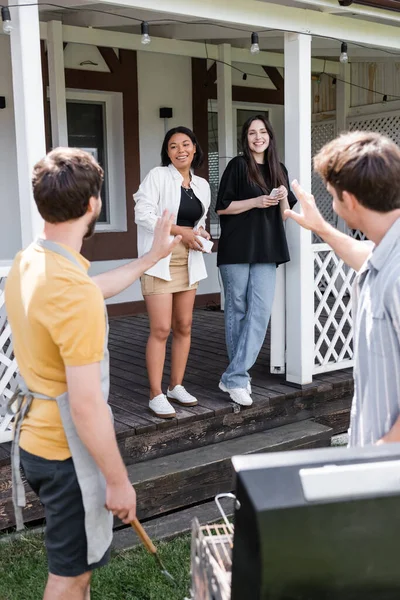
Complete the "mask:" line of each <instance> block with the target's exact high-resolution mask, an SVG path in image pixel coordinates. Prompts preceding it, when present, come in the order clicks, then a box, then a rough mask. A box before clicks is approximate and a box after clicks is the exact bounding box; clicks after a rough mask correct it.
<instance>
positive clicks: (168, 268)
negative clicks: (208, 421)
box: [134, 127, 210, 418]
mask: <svg viewBox="0 0 400 600" xmlns="http://www.w3.org/2000/svg"><path fill="white" fill-rule="evenodd" d="M202 161H203V153H202V150H201V148H200V146H199V144H198V142H197V140H196V137H195V135H194V133H193V132H192V131H191V130H190V129H187V128H186V127H175V128H174V129H171V130H170V131H168V133H167V134H166V136H165V139H164V142H163V145H162V149H161V164H162V166H161V167H155V168H154V169H152V170H151V171H150V173H149V174H148V175H147V177H146V178H145V179H144V181H143V182H142V184H141V185H140V187H139V190H138V191H137V192H136V194H134V199H135V203H136V204H135V222H136V224H137V228H138V255H139V256H142V255H143V254H145V253H146V252H148V251H149V250H150V248H151V245H152V243H153V234H154V228H155V225H156V223H157V220H158V218H159V217H160V216H161V215H162V214H163V212H164V210H168V211H169V212H170V213H172V214H174V215H175V225H173V226H172V229H171V234H172V235H174V236H176V235H179V236H181V237H182V239H181V242H180V243H179V244H178V245H177V246H176V247H175V249H174V250H173V252H172V254H170V255H169V256H167V257H166V258H163V259H162V260H160V261H159V262H158V263H157V264H156V265H155V266H154V267H152V268H151V269H149V270H148V271H146V273H145V274H144V275H143V277H142V278H141V284H142V294H143V296H144V299H145V302H146V308H147V312H148V315H149V319H150V336H149V339H148V342H147V348H146V364H147V371H148V375H149V380H150V402H149V408H150V409H151V410H152V411H153V412H154V413H155V414H156V415H157V416H158V417H162V418H172V417H175V416H176V413H175V409H174V407H173V406H172V405H171V404H170V402H169V401H168V399H170V400H172V401H174V402H177V403H179V404H180V405H182V406H194V405H196V404H197V399H196V398H195V397H194V396H192V395H191V394H189V392H188V391H187V390H186V389H185V388H184V387H183V385H182V382H183V377H184V374H185V369H186V363H187V359H188V356H189V350H190V337H191V326H192V316H193V306H194V299H195V296H196V290H197V286H198V283H199V281H200V280H201V279H205V278H206V277H207V272H206V268H205V264H204V258H203V251H204V248H203V246H202V239H205V240H208V239H209V238H210V235H209V233H207V231H206V229H205V227H206V217H207V212H208V209H209V206H210V186H209V185H208V182H207V181H206V180H205V179H202V178H201V177H197V176H196V175H194V174H193V169H195V168H197V167H199V166H200V165H201V163H202ZM171 328H172V333H173V340H172V352H171V354H172V356H171V376H170V384H169V387H168V390H167V395H165V394H164V393H163V391H162V387H161V385H162V375H163V370H164V362H165V350H166V344H167V339H168V336H169V334H170V331H171Z"/></svg>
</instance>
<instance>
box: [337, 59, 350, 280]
mask: <svg viewBox="0 0 400 600" xmlns="http://www.w3.org/2000/svg"><path fill="white" fill-rule="evenodd" d="M339 69H340V70H339V75H338V79H337V80H336V133H337V135H339V134H340V133H342V132H343V131H347V117H348V116H349V110H350V105H351V86H350V80H351V67H350V65H349V64H348V63H347V64H340V67H339ZM346 82H349V83H346ZM337 228H338V229H339V230H340V231H343V232H344V233H349V228H348V227H347V225H346V223H345V222H344V221H343V219H341V218H340V217H338V220H337ZM344 269H345V271H346V272H347V267H346V265H345V266H344Z"/></svg>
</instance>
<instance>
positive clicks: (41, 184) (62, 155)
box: [32, 148, 104, 223]
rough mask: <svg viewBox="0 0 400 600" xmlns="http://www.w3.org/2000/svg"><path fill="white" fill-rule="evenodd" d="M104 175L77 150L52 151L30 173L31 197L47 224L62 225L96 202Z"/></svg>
mask: <svg viewBox="0 0 400 600" xmlns="http://www.w3.org/2000/svg"><path fill="white" fill-rule="evenodd" d="M103 178H104V173H103V169H102V168H101V167H100V165H99V164H98V163H97V162H96V160H95V159H94V158H93V156H92V155H91V154H89V153H88V152H85V151H84V150H80V149H79V148H55V149H54V150H52V151H51V152H49V154H47V155H46V156H45V157H44V158H43V159H42V160H40V161H39V162H38V163H37V164H36V165H35V166H34V169H33V177H32V186H33V197H34V199H35V202H36V205H37V207H38V211H39V213H40V215H41V217H42V218H43V219H44V220H45V221H47V222H48V223H64V222H65V221H72V220H74V219H79V218H80V217H82V216H83V215H84V214H86V211H87V208H88V206H89V200H90V198H92V197H95V198H98V197H99V196H100V192H101V186H102V183H103Z"/></svg>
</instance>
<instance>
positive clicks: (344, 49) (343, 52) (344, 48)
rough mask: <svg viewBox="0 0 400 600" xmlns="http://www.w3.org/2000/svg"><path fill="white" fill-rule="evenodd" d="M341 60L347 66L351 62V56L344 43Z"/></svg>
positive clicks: (341, 49) (341, 48) (341, 47)
mask: <svg viewBox="0 0 400 600" xmlns="http://www.w3.org/2000/svg"><path fill="white" fill-rule="evenodd" d="M339 60H340V62H341V63H342V64H346V63H348V62H349V55H348V54H347V44H346V42H342V45H341V46H340V56H339Z"/></svg>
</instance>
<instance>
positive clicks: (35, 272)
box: [5, 148, 180, 600]
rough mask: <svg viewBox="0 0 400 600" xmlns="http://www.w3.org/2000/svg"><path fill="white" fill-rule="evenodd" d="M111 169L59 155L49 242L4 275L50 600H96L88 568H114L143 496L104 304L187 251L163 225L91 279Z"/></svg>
mask: <svg viewBox="0 0 400 600" xmlns="http://www.w3.org/2000/svg"><path fill="white" fill-rule="evenodd" d="M102 182H103V171H102V169H101V168H100V166H99V165H98V164H97V162H96V161H95V160H94V159H93V157H92V156H91V155H89V154H87V153H86V152H83V151H82V150H78V149H73V148H58V149H56V150H53V151H52V152H50V153H49V154H48V155H47V156H46V157H45V158H44V159H43V160H41V161H40V162H39V163H38V164H37V165H36V166H35V168H34V174H33V194H34V199H35V202H36V204H37V207H38V210H39V213H40V214H41V216H42V218H43V219H44V221H45V223H44V231H43V234H42V236H41V238H40V239H38V240H37V241H36V242H34V243H32V244H31V245H30V246H29V247H28V248H26V249H25V250H23V251H22V252H20V253H19V254H18V255H17V256H16V258H15V261H14V264H13V266H12V269H11V271H10V274H9V276H8V278H7V284H6V289H5V298H6V308H7V314H8V319H9V323H10V325H11V329H12V333H13V344H14V352H15V356H16V359H17V362H18V366H19V370H20V374H21V377H22V380H21V388H20V389H21V393H20V398H22V397H23V398H24V401H23V402H22V410H21V411H20V413H19V418H18V419H17V425H16V430H15V440H14V448H13V460H14V465H13V466H14V484H15V485H14V487H15V489H14V498H15V504H16V506H17V508H18V506H19V507H20V506H21V505H22V504H23V502H21V499H20V491H21V490H20V489H19V480H18V461H19V460H20V463H21V466H22V469H23V471H24V473H25V476H26V479H27V481H28V483H29V484H30V486H31V487H32V489H33V490H34V491H35V493H37V494H38V496H39V498H40V500H41V502H42V504H43V505H44V508H45V514H46V549H47V556H48V564H49V578H48V582H47V586H46V590H45V594H44V600H64V599H65V600H87V599H89V598H90V575H91V571H92V570H93V569H94V568H96V567H98V566H102V565H104V564H106V563H107V561H108V559H109V546H110V542H111V538H112V515H116V516H118V517H119V518H120V519H122V520H123V521H124V522H127V523H128V522H130V521H131V520H132V519H133V517H134V516H135V514H136V494H135V491H134V489H133V487H132V485H131V483H130V482H129V479H128V476H127V471H126V468H125V466H124V463H123V460H122V458H121V455H120V453H119V450H118V446H117V441H116V437H115V432H114V427H113V423H112V418H111V416H110V411H109V408H108V406H107V397H108V388H109V377H108V360H107V359H108V351H107V343H106V342H107V322H106V316H105V308H104V298H107V297H110V296H113V295H115V294H117V293H119V292H121V291H122V290H123V289H125V288H126V287H128V286H129V285H131V284H132V283H133V282H134V281H135V280H136V279H137V278H139V277H140V276H141V275H142V274H143V273H144V272H145V271H146V270H148V269H149V268H150V267H151V266H153V265H154V264H155V263H156V262H158V260H160V259H161V258H163V257H165V256H167V255H168V254H169V253H170V252H171V251H172V249H173V247H174V246H175V245H176V244H177V243H179V241H180V239H179V236H178V237H177V238H175V240H174V241H173V242H172V243H171V241H170V240H171V238H170V229H171V224H172V218H170V217H169V216H168V215H167V214H166V215H164V216H163V218H162V219H160V221H159V223H158V225H157V228H156V233H155V238H154V244H153V247H152V249H151V250H150V252H149V253H148V254H147V255H145V256H143V257H141V258H140V259H137V260H135V261H133V262H131V263H128V264H126V265H124V266H123V267H120V268H118V269H115V270H113V271H110V272H108V273H103V274H101V275H98V276H97V277H94V278H90V277H89V276H88V274H87V271H88V268H89V266H90V265H89V262H88V261H87V260H86V259H85V258H83V256H82V255H81V254H80V250H81V246H82V242H83V239H85V238H86V237H89V236H90V235H91V234H92V233H93V231H94V227H95V223H96V221H97V219H98V216H99V214H100V210H101V198H100V191H101V186H102Z"/></svg>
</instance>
